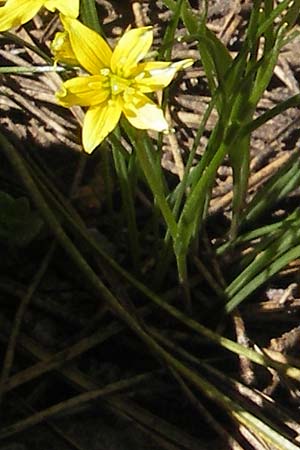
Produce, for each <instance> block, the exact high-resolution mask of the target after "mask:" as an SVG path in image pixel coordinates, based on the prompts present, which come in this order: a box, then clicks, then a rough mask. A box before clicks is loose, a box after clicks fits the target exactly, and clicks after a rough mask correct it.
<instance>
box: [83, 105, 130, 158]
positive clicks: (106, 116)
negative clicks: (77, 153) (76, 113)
mask: <svg viewBox="0 0 300 450" xmlns="http://www.w3.org/2000/svg"><path fill="white" fill-rule="evenodd" d="M121 112H122V110H121V106H120V103H119V102H118V101H117V100H116V101H114V100H109V101H108V102H105V103H104V104H103V105H100V106H92V107H91V108H89V109H88V111H87V113H86V115H85V117H84V121H83V129H82V142H83V148H84V150H85V151H86V152H87V153H91V152H92V151H93V150H94V149H95V148H96V147H97V146H98V145H99V144H101V142H102V141H103V140H104V139H105V138H106V136H107V135H108V134H109V133H110V132H111V131H112V130H113V129H114V128H115V127H116V125H117V123H118V122H119V120H120V116H121Z"/></svg>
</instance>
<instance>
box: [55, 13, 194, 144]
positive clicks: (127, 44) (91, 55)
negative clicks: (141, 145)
mask: <svg viewBox="0 0 300 450" xmlns="http://www.w3.org/2000/svg"><path fill="white" fill-rule="evenodd" d="M61 19H62V22H63V25H64V27H65V30H66V31H67V33H68V34H69V41H70V43H71V47H72V51H73V53H74V54H75V56H76V58H77V60H78V62H79V63H80V65H81V66H82V67H83V68H84V69H85V70H86V71H87V72H89V73H90V74H91V75H86V76H79V77H76V78H72V79H70V80H68V81H66V82H65V83H63V85H62V88H61V90H60V91H59V92H58V93H57V98H58V100H59V103H60V104H61V105H63V106H65V107H70V106H73V105H79V106H86V107H88V110H87V112H86V114H85V117H84V122H83V130H82V140H83V147H84V149H85V151H86V152H88V153H90V152H92V151H93V150H94V149H95V148H96V147H97V146H98V145H99V144H100V143H101V142H102V141H103V140H104V139H105V137H106V136H107V135H108V134H109V133H110V132H111V131H112V130H113V129H114V128H115V127H116V125H117V123H118V122H119V119H120V117H121V114H122V113H123V114H124V115H125V117H126V119H127V120H128V121H129V122H130V123H131V124H132V125H133V126H134V127H136V128H139V129H149V130H156V131H166V130H167V129H168V124H167V121H166V119H165V118H164V115H163V111H162V110H161V108H160V107H159V106H158V105H156V104H155V103H154V102H153V101H152V100H150V99H149V97H147V96H146V95H145V94H147V93H150V92H155V91H157V90H160V89H163V88H164V87H166V86H167V85H168V84H169V83H170V82H171V81H172V79H173V78H174V76H175V74H176V72H178V70H180V69H183V68H186V67H189V66H190V65H192V64H193V60H191V59H185V60H183V61H179V62H174V63H172V62H163V61H153V62H143V63H141V62H140V61H141V60H142V59H143V58H144V57H145V56H146V54H147V53H148V51H149V49H150V47H151V45H152V40H153V31H152V27H142V28H135V29H131V30H129V31H126V32H125V34H124V35H123V36H122V37H121V39H120V40H119V42H118V43H117V45H116V47H115V49H114V50H113V51H112V50H111V48H110V47H109V45H108V44H107V43H106V41H105V40H104V39H103V38H102V37H101V36H100V35H99V34H97V33H96V32H95V31H93V30H91V29H89V28H87V27H86V26H84V25H83V24H81V23H80V22H79V21H78V20H74V19H70V18H67V17H62V18H61Z"/></svg>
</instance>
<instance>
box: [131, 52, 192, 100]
mask: <svg viewBox="0 0 300 450" xmlns="http://www.w3.org/2000/svg"><path fill="white" fill-rule="evenodd" d="M193 63H194V61H193V60H192V59H184V60H182V61H178V62H174V63H173V62H163V61H154V62H146V63H143V64H139V65H138V66H137V69H136V71H135V72H134V80H135V85H136V89H137V90H139V91H141V92H144V93H146V92H154V91H158V90H160V89H163V88H165V87H166V86H168V85H169V84H170V83H171V81H172V80H173V78H174V77H175V75H176V73H177V72H178V71H179V70H181V69H186V68H187V67H189V66H191V65H192V64H193Z"/></svg>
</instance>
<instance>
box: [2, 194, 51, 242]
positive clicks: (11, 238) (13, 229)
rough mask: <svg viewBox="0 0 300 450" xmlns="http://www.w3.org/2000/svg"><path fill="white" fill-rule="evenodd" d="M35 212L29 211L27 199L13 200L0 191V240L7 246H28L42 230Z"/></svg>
mask: <svg viewBox="0 0 300 450" xmlns="http://www.w3.org/2000/svg"><path fill="white" fill-rule="evenodd" d="M42 225H43V222H42V220H41V218H40V217H39V215H38V214H37V213H36V212H32V211H30V206H29V202H28V200H27V198H25V197H21V198H18V199H14V198H13V197H11V196H10V195H9V194H7V193H6V192H2V191H0V240H1V241H2V242H4V243H5V244H8V245H16V246H18V247H23V246H25V245H28V244H29V243H30V241H32V240H33V239H34V238H35V237H36V236H37V234H38V233H39V232H40V230H41V228H42Z"/></svg>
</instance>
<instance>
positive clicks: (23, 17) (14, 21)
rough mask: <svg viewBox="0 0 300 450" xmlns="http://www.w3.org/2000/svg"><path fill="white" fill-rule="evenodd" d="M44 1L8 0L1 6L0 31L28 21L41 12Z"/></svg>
mask: <svg viewBox="0 0 300 450" xmlns="http://www.w3.org/2000/svg"><path fill="white" fill-rule="evenodd" d="M43 3H44V1H43V0H7V2H6V3H5V5H4V6H3V7H2V8H0V31H6V30H9V29H10V28H14V27H18V26H19V25H23V24H24V23H26V22H28V21H29V20H31V19H32V18H33V17H34V16H35V15H36V14H37V13H38V12H39V10H40V8H41V7H42V6H43Z"/></svg>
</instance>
